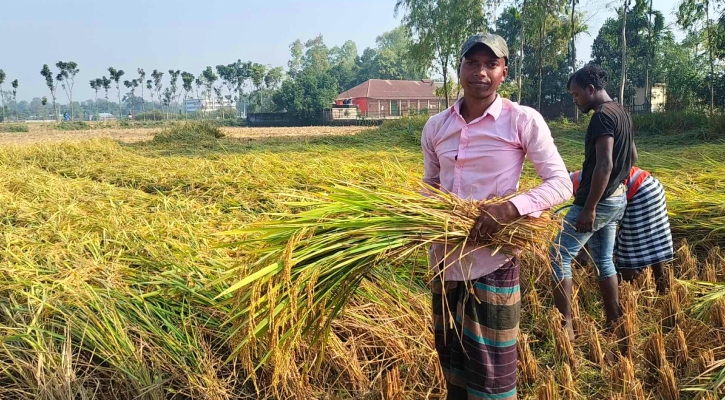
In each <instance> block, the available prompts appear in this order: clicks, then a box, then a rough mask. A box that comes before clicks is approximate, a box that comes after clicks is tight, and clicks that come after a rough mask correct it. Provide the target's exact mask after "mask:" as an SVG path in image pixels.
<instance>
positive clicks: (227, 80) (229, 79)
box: [216, 64, 236, 104]
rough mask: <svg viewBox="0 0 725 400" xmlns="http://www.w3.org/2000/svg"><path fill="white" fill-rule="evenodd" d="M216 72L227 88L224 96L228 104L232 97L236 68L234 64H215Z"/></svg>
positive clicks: (230, 102)
mask: <svg viewBox="0 0 725 400" xmlns="http://www.w3.org/2000/svg"><path fill="white" fill-rule="evenodd" d="M216 71H217V74H219V77H220V78H221V80H222V85H224V86H225V87H226V88H227V95H226V96H225V97H226V99H227V100H229V104H232V98H234V95H233V93H234V86H235V81H236V75H235V74H236V70H235V68H234V64H229V65H217V66H216Z"/></svg>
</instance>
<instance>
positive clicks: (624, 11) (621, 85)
mask: <svg viewBox="0 0 725 400" xmlns="http://www.w3.org/2000/svg"><path fill="white" fill-rule="evenodd" d="M629 3H630V0H624V2H623V4H622V37H621V41H620V43H619V45H620V47H621V48H622V71H621V72H620V74H621V76H620V81H619V104H620V105H622V106H624V84H625V82H626V81H627V7H629Z"/></svg>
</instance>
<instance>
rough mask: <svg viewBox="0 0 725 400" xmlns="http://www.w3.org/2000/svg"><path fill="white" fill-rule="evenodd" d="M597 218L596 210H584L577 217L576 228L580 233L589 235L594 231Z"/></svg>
mask: <svg viewBox="0 0 725 400" xmlns="http://www.w3.org/2000/svg"><path fill="white" fill-rule="evenodd" d="M596 218H597V212H596V210H595V209H588V208H584V209H583V210H582V211H581V212H580V213H579V215H578V216H577V217H576V225H575V226H574V228H575V229H576V231H577V232H579V233H587V232H591V231H593V230H594V220H595V219H596Z"/></svg>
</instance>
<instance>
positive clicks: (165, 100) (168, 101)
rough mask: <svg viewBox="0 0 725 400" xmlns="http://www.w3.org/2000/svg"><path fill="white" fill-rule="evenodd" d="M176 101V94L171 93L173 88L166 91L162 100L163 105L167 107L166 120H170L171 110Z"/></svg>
mask: <svg viewBox="0 0 725 400" xmlns="http://www.w3.org/2000/svg"><path fill="white" fill-rule="evenodd" d="M173 99H174V93H173V92H172V91H171V88H166V90H164V97H163V100H162V103H163V105H165V106H166V119H169V109H170V108H171V102H172V101H173Z"/></svg>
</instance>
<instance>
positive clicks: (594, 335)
mask: <svg viewBox="0 0 725 400" xmlns="http://www.w3.org/2000/svg"><path fill="white" fill-rule="evenodd" d="M589 322H590V323H589V324H588V326H589V329H588V333H589V337H588V338H587V343H588V345H589V360H590V361H591V362H593V363H594V364H596V365H599V366H602V365H603V364H604V351H603V350H602V343H601V337H600V336H599V329H598V328H597V325H596V324H595V323H594V321H589Z"/></svg>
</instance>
